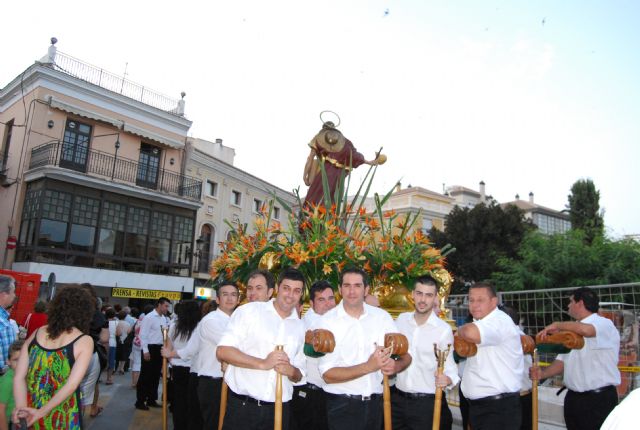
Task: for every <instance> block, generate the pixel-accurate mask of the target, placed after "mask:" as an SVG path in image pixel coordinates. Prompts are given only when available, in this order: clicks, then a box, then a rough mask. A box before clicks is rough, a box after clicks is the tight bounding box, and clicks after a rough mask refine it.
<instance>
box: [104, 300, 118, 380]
mask: <svg viewBox="0 0 640 430" xmlns="http://www.w3.org/2000/svg"><path fill="white" fill-rule="evenodd" d="M104 316H105V318H106V319H107V322H108V324H109V350H108V351H109V362H108V363H107V382H105V383H106V384H107V385H112V384H113V374H114V373H115V372H116V361H117V360H116V349H117V345H118V341H117V340H116V337H117V329H118V320H117V319H116V311H115V309H113V308H107V309H106V310H105V311H104Z"/></svg>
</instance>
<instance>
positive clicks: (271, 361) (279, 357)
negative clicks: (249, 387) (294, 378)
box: [262, 350, 289, 370]
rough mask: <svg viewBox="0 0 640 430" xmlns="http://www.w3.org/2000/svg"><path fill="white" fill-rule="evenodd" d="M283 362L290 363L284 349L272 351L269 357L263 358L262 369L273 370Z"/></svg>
mask: <svg viewBox="0 0 640 430" xmlns="http://www.w3.org/2000/svg"><path fill="white" fill-rule="evenodd" d="M281 363H289V357H288V356H287V353H286V352H284V351H278V350H275V351H271V352H270V353H269V355H267V357H266V358H265V359H264V360H262V370H271V369H273V368H274V367H276V365H278V364H281Z"/></svg>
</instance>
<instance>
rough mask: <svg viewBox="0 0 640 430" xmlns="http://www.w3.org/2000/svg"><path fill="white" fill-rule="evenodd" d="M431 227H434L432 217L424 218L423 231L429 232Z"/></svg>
mask: <svg viewBox="0 0 640 430" xmlns="http://www.w3.org/2000/svg"><path fill="white" fill-rule="evenodd" d="M431 227H433V220H432V219H431V218H423V219H422V232H423V233H425V234H426V233H429V230H431Z"/></svg>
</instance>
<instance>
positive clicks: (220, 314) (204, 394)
mask: <svg viewBox="0 0 640 430" xmlns="http://www.w3.org/2000/svg"><path fill="white" fill-rule="evenodd" d="M238 298H239V292H238V286H237V285H235V284H232V283H225V284H223V285H222V286H220V287H218V290H217V291H216V303H217V304H218V309H216V310H215V311H213V312H209V313H208V314H207V315H205V316H204V318H202V320H201V321H200V323H199V324H198V327H197V328H196V331H195V332H194V334H193V336H191V339H190V340H189V342H188V343H187V345H186V346H185V347H184V348H182V349H177V350H172V349H168V350H166V351H165V350H163V355H164V356H165V357H168V358H174V357H178V358H183V359H189V358H192V361H193V362H194V363H193V365H192V367H194V368H196V369H197V371H198V384H197V392H198V403H199V406H200V414H201V415H202V423H203V425H202V426H203V428H210V429H214V428H217V427H218V418H219V416H220V393H221V389H222V369H221V365H220V362H219V361H218V359H217V358H216V348H217V347H218V342H220V339H221V338H222V336H223V335H224V333H225V331H226V329H227V324H228V323H229V319H230V317H231V314H232V313H233V311H234V309H235V308H236V307H237V306H238Z"/></svg>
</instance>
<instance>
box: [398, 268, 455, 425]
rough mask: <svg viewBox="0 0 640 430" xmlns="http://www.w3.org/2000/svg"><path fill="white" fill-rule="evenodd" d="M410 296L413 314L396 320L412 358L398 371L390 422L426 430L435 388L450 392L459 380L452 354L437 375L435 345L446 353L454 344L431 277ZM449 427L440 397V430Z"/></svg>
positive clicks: (446, 409)
mask: <svg viewBox="0 0 640 430" xmlns="http://www.w3.org/2000/svg"><path fill="white" fill-rule="evenodd" d="M412 297H413V302H414V308H415V310H414V312H405V313H402V314H400V315H399V316H398V319H397V320H396V325H397V326H398V331H399V332H400V333H402V334H404V335H405V336H406V337H407V340H408V341H409V355H410V356H411V358H412V360H411V363H410V364H409V363H407V364H408V366H407V367H406V368H404V369H399V370H400V371H399V373H398V376H397V379H396V384H395V388H394V390H393V392H392V395H391V402H392V403H391V411H392V423H393V428H394V429H396V430H402V429H414V430H416V429H424V428H429V427H430V426H431V425H432V422H433V412H434V400H435V393H436V389H437V388H438V387H440V388H443V389H445V388H448V389H451V388H453V387H455V385H456V384H457V383H458V381H459V377H458V369H457V367H456V364H455V362H454V361H453V354H449V355H448V356H447V359H446V361H445V368H444V373H443V374H442V375H436V374H437V369H438V363H437V361H436V357H435V354H434V348H435V346H436V345H437V347H438V349H440V350H441V351H445V350H447V349H449V348H451V346H452V345H453V331H452V330H451V327H450V326H449V324H447V323H446V322H444V321H443V320H441V319H440V318H439V317H438V315H437V310H438V307H437V303H438V300H436V298H437V297H438V284H437V283H436V281H435V280H434V279H433V278H432V277H430V276H428V275H425V276H422V277H420V278H418V279H417V280H416V282H415V287H414V289H413V292H412ZM407 361H408V360H405V363H406V362H407ZM452 424H453V417H452V415H451V410H450V409H449V405H448V404H447V399H446V396H443V397H442V402H441V404H440V429H441V430H451V427H452Z"/></svg>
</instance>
